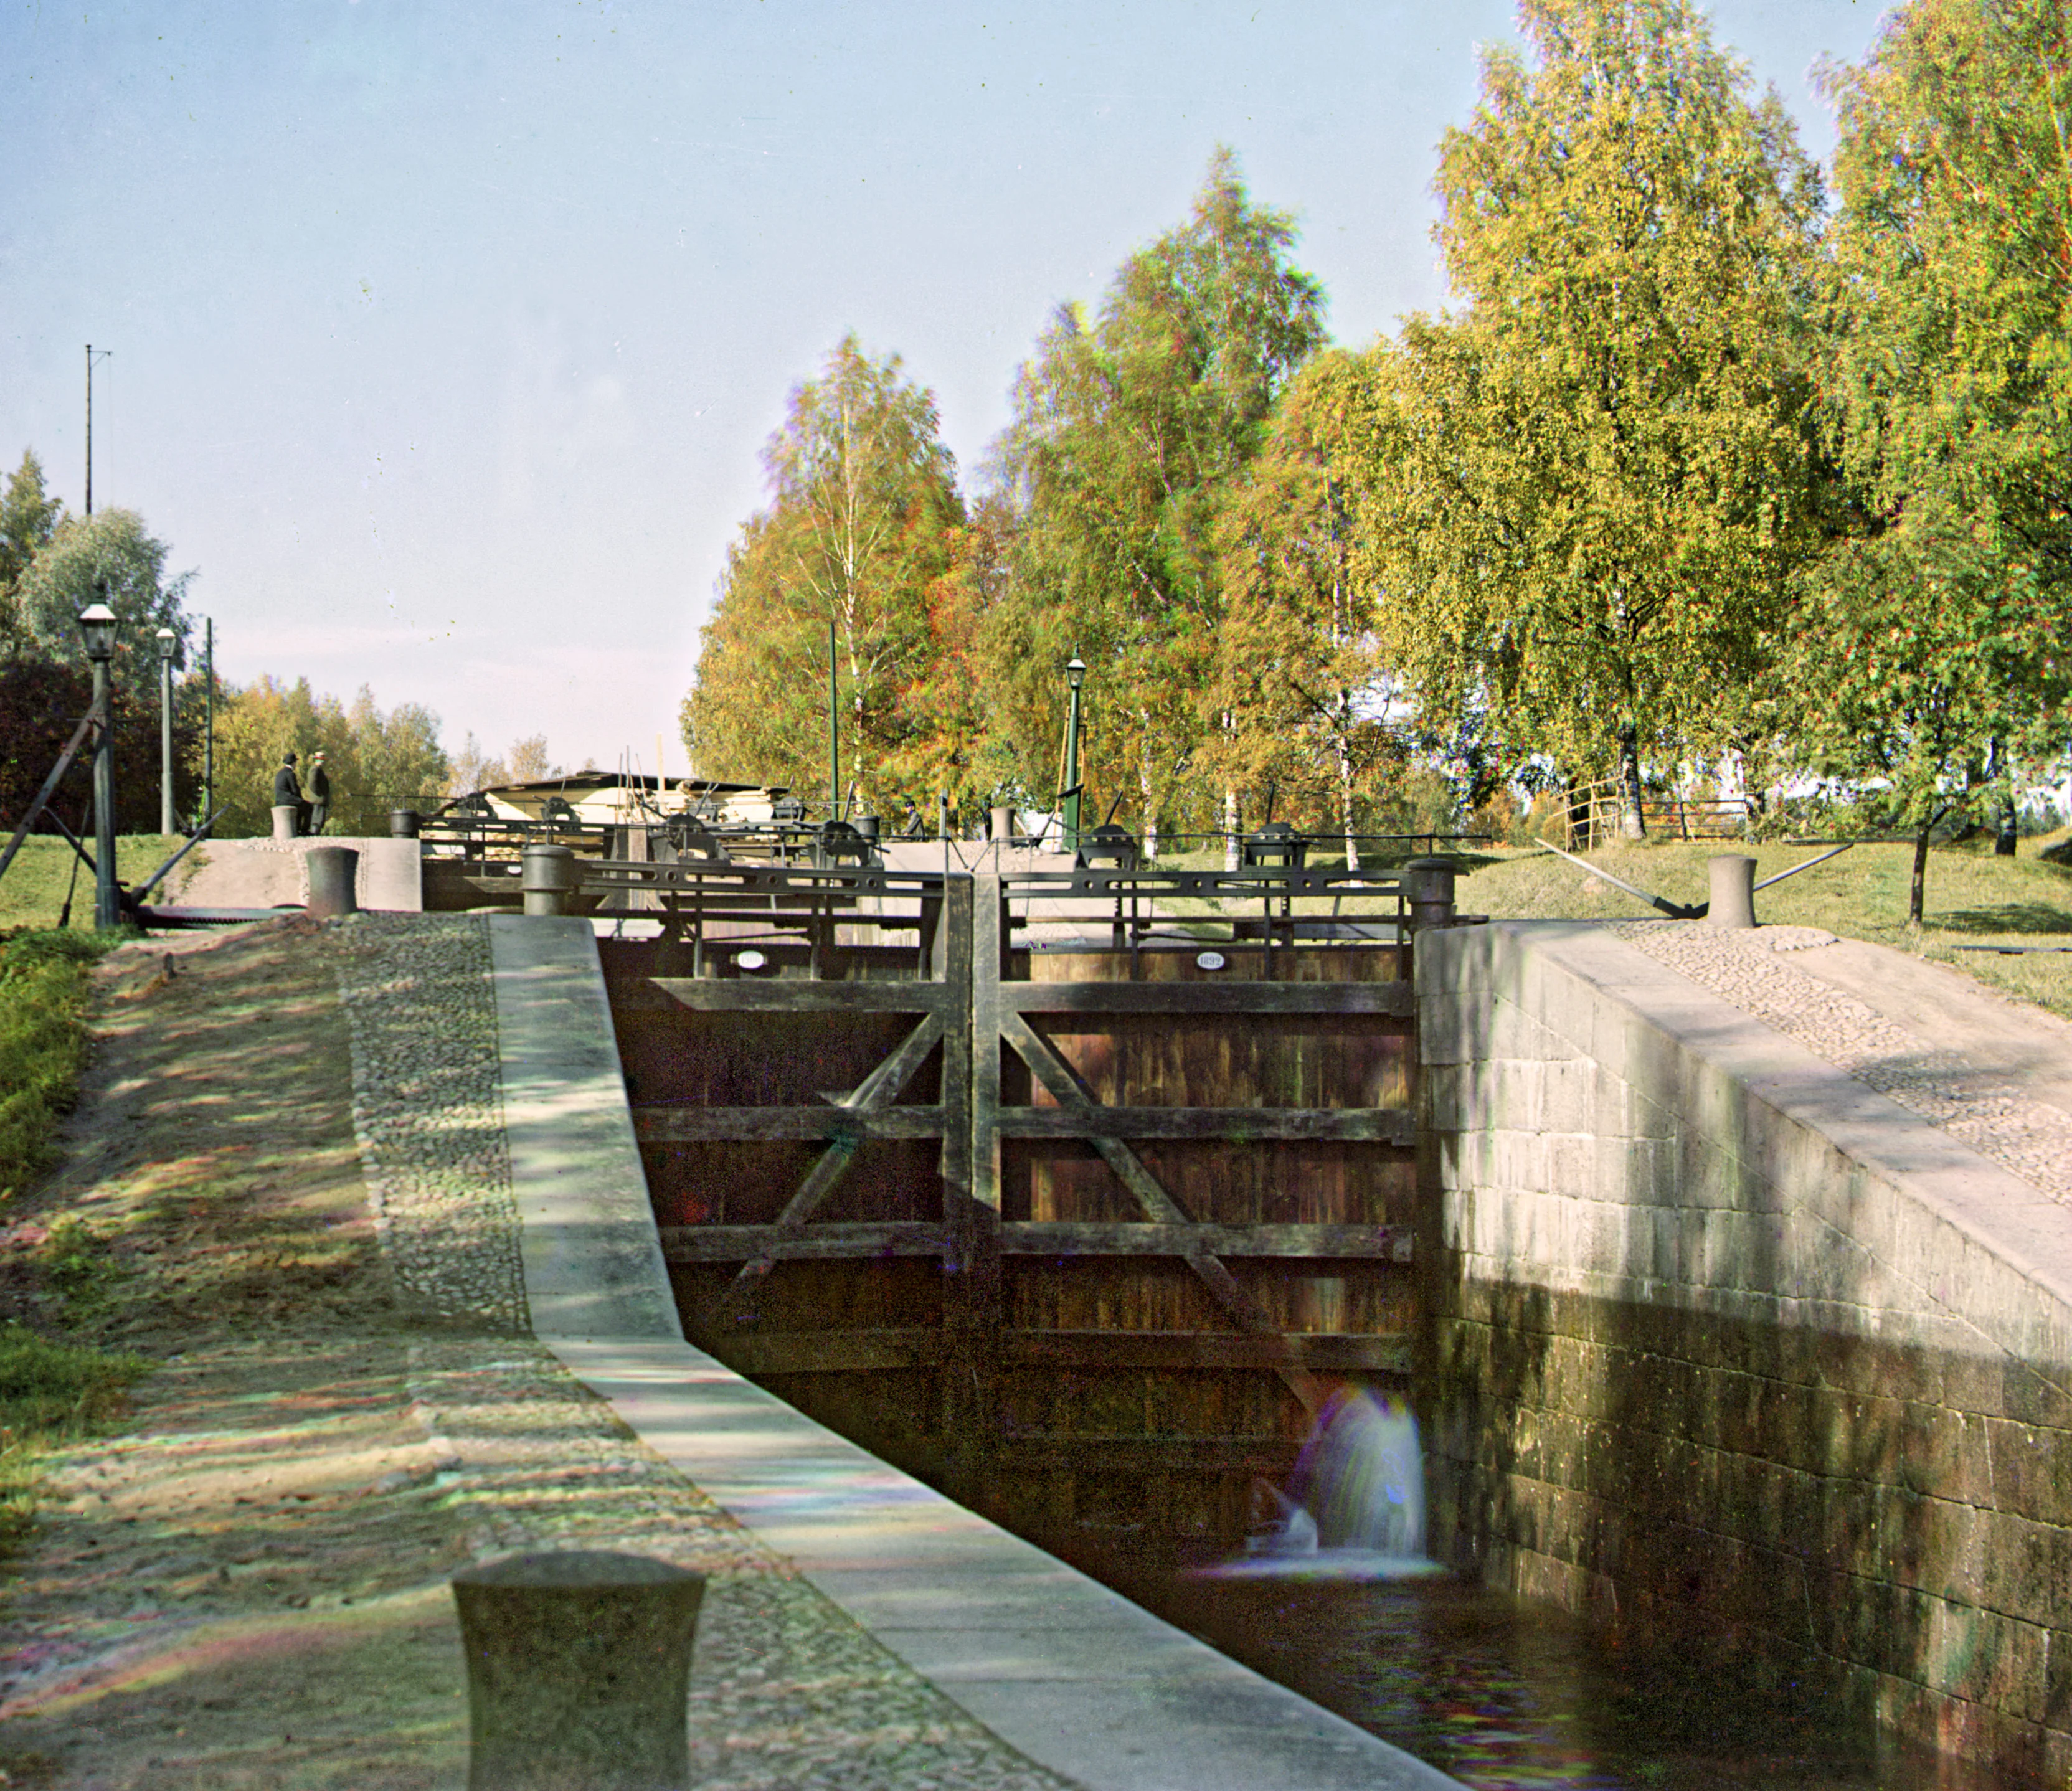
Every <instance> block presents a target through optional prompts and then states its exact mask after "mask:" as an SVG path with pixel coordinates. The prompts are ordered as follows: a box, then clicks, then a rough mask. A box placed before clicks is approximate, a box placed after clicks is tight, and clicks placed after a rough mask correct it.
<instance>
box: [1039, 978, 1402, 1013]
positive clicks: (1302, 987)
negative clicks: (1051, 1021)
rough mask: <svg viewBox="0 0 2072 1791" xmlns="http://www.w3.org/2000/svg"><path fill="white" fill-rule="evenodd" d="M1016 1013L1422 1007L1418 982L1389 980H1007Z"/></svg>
mask: <svg viewBox="0 0 2072 1791" xmlns="http://www.w3.org/2000/svg"><path fill="white" fill-rule="evenodd" d="M1000 1004H1001V1008H1002V1009H1003V1010H1004V1011H1005V1012H1008V1013H1083V1014H1095V1015H1099V1014H1112V1013H1156V1014H1164V1013H1171V1014H1182V1013H1204V1014H1311V1013H1313V1014H1329V1015H1332V1016H1334V1017H1342V1016H1345V1015H1348V1014H1386V1015H1388V1016H1390V1017H1393V1018H1396V1019H1402V1018H1405V1017H1408V1016H1410V1015H1412V1014H1414V1013H1416V1011H1417V992H1416V987H1415V985H1413V984H1409V983H1406V982H1387V983H1259V982H1228V983H1224V982H1217V983H1002V984H1001V985H1000Z"/></svg>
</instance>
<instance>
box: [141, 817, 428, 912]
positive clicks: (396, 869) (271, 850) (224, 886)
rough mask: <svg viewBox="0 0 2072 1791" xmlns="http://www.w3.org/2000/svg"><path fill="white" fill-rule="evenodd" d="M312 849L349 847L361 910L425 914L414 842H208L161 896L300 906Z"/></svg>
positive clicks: (205, 902)
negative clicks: (356, 863)
mask: <svg viewBox="0 0 2072 1791" xmlns="http://www.w3.org/2000/svg"><path fill="white" fill-rule="evenodd" d="M315 846H349V847H351V848H352V850H354V851H355V852H358V853H359V854H360V873H359V878H358V883H357V893H358V895H359V898H360V906H361V907H363V908H372V909H375V910H379V911H382V912H385V913H390V914H420V913H421V912H422V911H423V910H424V906H425V894H424V873H423V870H422V868H421V867H422V859H423V848H421V847H420V846H419V844H417V841H416V840H387V839H343V838H335V837H332V836H318V837H315V838H311V839H302V840H294V841H292V842H277V841H275V840H208V841H207V842H206V843H205V844H202V845H199V846H198V847H196V848H195V850H194V851H193V852H191V853H190V854H189V855H188V856H187V862H186V863H185V864H183V865H182V866H181V867H180V869H179V870H178V871H175V873H173V874H174V876H175V877H176V878H178V879H179V882H178V884H177V886H176V887H175V889H172V890H171V892H169V893H166V894H165V895H163V896H162V897H161V898H160V899H161V900H162V901H165V902H168V903H171V904H175V905H177V906H180V907H183V908H276V907H299V906H302V903H304V902H306V901H308V900H309V894H310V875H309V866H308V865H307V864H306V863H305V862H304V860H303V855H304V854H305V853H306V852H308V851H309V850H310V848H312V847H315ZM197 861H198V862H197Z"/></svg>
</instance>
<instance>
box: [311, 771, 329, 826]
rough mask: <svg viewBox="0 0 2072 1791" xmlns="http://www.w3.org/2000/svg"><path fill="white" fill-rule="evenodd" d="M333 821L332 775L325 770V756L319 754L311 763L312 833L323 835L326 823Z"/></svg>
mask: <svg viewBox="0 0 2072 1791" xmlns="http://www.w3.org/2000/svg"><path fill="white" fill-rule="evenodd" d="M330 819H331V773H330V772H328V771H327V770H325V769H324V756H323V754H322V753H319V754H317V756H316V757H315V758H313V759H311V760H310V826H309V831H310V832H312V833H321V832H323V830H324V823H325V822H326V821H327V820H330Z"/></svg>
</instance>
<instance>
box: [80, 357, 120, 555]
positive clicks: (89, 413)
mask: <svg viewBox="0 0 2072 1791" xmlns="http://www.w3.org/2000/svg"><path fill="white" fill-rule="evenodd" d="M114 352H115V351H114V350H113V348H104V349H102V350H101V359H103V360H106V359H108V357H109V355H112V354H113V353H114ZM93 361H94V355H93V343H90V342H89V343H88V344H87V345H86V513H87V515H88V516H92V515H93Z"/></svg>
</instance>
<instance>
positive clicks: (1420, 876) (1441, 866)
mask: <svg viewBox="0 0 2072 1791" xmlns="http://www.w3.org/2000/svg"><path fill="white" fill-rule="evenodd" d="M1454 876H1455V872H1454V869H1453V860H1452V859H1450V858H1413V859H1412V860H1411V861H1409V863H1408V864H1407V865H1404V867H1403V899H1404V901H1406V902H1408V903H1409V904H1410V924H1411V925H1412V926H1449V925H1451V924H1452V922H1453V878H1454Z"/></svg>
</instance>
